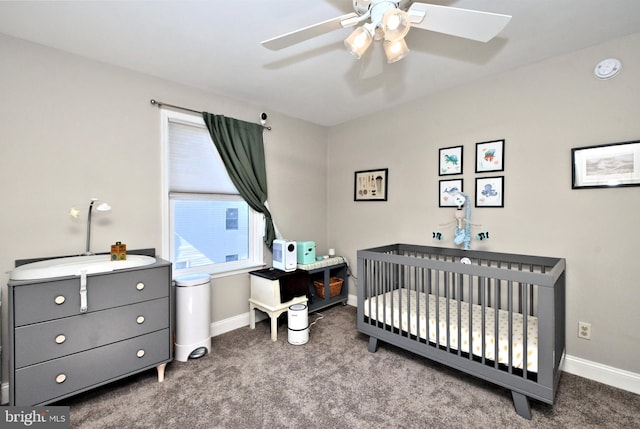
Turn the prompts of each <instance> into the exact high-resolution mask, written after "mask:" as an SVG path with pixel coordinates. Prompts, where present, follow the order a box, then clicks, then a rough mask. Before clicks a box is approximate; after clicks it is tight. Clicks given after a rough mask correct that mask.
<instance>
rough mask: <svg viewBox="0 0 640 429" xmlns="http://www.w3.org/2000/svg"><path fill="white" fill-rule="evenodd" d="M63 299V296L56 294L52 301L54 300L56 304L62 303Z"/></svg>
mask: <svg viewBox="0 0 640 429" xmlns="http://www.w3.org/2000/svg"><path fill="white" fill-rule="evenodd" d="M64 301H65V297H64V296H62V295H58V296H56V297H55V299H54V300H53V302H55V303H56V304H58V305H61V304H64Z"/></svg>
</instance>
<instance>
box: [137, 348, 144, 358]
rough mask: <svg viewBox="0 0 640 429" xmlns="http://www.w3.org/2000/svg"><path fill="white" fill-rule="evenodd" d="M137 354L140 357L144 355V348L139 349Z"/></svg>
mask: <svg viewBox="0 0 640 429" xmlns="http://www.w3.org/2000/svg"><path fill="white" fill-rule="evenodd" d="M136 356H138V357H139V358H141V357H142V356H144V350H142V349H140V350H138V353H136Z"/></svg>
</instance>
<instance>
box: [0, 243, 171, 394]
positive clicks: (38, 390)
mask: <svg viewBox="0 0 640 429" xmlns="http://www.w3.org/2000/svg"><path fill="white" fill-rule="evenodd" d="M140 252H142V253H143V254H147V256H153V255H155V251H154V249H145V250H143V251H140ZM130 253H132V254H133V253H136V251H131V252H130ZM106 258H107V259H108V258H109V254H106ZM22 262H24V261H16V266H18V265H20V264H21V263H22ZM114 263H116V264H117V263H120V261H118V262H114ZM171 288H172V286H171V263H170V262H167V261H163V260H161V259H157V258H156V259H155V262H154V263H151V264H149V265H144V266H140V267H132V268H122V269H117V270H115V271H108V272H98V273H93V274H91V273H86V272H84V273H82V274H81V275H80V274H77V275H64V276H60V277H49V278H39V279H31V280H10V281H9V283H8V296H9V300H8V301H9V310H8V313H9V329H8V331H9V341H8V348H9V404H10V405H19V406H36V405H44V404H48V403H51V402H56V401H59V400H61V399H64V398H66V397H69V396H72V395H75V394H77V393H80V392H83V391H86V390H89V389H92V388H94V387H98V386H101V385H103V384H107V383H109V382H111V381H114V380H117V379H120V378H124V377H127V376H129V375H133V374H136V373H138V372H141V371H145V370H147V369H150V368H154V367H155V368H156V369H157V371H158V381H162V380H163V379H164V368H165V366H166V364H167V363H168V362H170V361H171V360H172V359H173V349H172V339H173V325H174V323H173V292H172V289H171ZM82 290H84V294H82ZM79 292H80V293H79ZM83 305H86V307H83Z"/></svg>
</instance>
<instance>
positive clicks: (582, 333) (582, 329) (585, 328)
mask: <svg viewBox="0 0 640 429" xmlns="http://www.w3.org/2000/svg"><path fill="white" fill-rule="evenodd" d="M578 338H582V339H585V340H590V339H591V323H587V322H578Z"/></svg>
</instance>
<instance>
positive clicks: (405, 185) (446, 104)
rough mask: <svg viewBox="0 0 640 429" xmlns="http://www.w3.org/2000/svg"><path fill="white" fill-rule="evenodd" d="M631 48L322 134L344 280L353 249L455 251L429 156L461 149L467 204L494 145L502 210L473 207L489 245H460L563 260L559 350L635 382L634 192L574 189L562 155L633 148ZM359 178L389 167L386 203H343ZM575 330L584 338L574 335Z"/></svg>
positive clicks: (558, 62) (531, 70) (638, 53)
mask: <svg viewBox="0 0 640 429" xmlns="http://www.w3.org/2000/svg"><path fill="white" fill-rule="evenodd" d="M639 45H640V33H638V34H635V35H633V36H631V37H627V38H623V39H619V40H615V41H613V42H611V43H607V44H603V45H600V46H595V47H592V48H590V49H586V50H583V51H580V52H576V53H573V54H570V55H566V56H562V57H557V58H553V59H550V60H547V61H544V62H541V63H538V64H534V65H531V66H528V67H524V68H521V69H518V70H514V71H511V72H508V73H504V74H502V75H500V76H496V77H494V78H491V79H486V80H482V81H478V82H476V83H474V84H472V85H468V86H466V87H463V88H458V89H453V90H449V91H446V92H443V93H440V94H437V95H435V96H432V97H429V98H427V99H423V100H420V101H417V102H414V103H411V104H408V105H404V106H401V107H399V108H396V109H392V110H390V111H387V112H384V113H380V114H378V115H373V116H370V117H366V118H362V119H360V120H357V121H352V122H350V123H346V124H344V125H341V126H338V127H334V128H333V129H331V130H330V133H329V174H328V180H329V201H330V205H331V210H330V211H329V216H328V219H329V225H328V231H329V244H330V245H331V246H332V247H335V248H336V250H337V252H338V253H341V254H345V255H346V256H348V257H349V259H350V260H351V261H352V264H353V271H354V272H355V270H356V264H355V262H356V250H357V249H359V248H364V247H367V246H372V245H383V244H391V243H396V242H408V243H417V244H425V245H440V246H453V245H454V244H453V242H452V240H451V235H452V230H451V231H446V230H445V231H443V232H445V233H446V232H449V236H448V238H449V240H448V241H444V242H435V241H433V240H432V235H431V233H432V231H435V230H437V229H442V228H439V226H438V224H441V223H446V222H449V221H451V220H453V215H454V211H455V209H451V208H438V197H437V192H438V180H439V179H442V177H438V149H439V148H443V147H449V146H458V145H463V146H464V172H463V173H464V174H463V176H461V177H463V178H464V190H465V191H466V192H468V193H469V194H470V195H472V196H473V195H474V194H475V190H474V187H475V182H474V180H475V177H476V174H475V166H474V160H475V153H474V151H475V143H476V142H482V141H487V140H494V139H503V138H504V139H506V148H505V171H504V172H503V173H502V172H501V173H498V174H499V175H504V176H505V191H504V194H505V207H504V208H501V209H497V208H478V209H476V208H473V209H472V222H474V223H477V224H481V225H482V227H481V228H479V229H480V230H488V231H490V236H491V238H490V240H489V241H486V242H479V241H473V242H472V248H473V249H480V250H483V249H486V250H492V251H499V252H511V253H525V254H535V255H543V256H559V257H564V258H566V260H567V331H568V332H567V352H568V354H570V355H573V356H576V357H580V358H583V359H587V360H590V361H594V362H599V363H602V364H604V365H609V366H612V367H615V368H619V369H624V370H628V371H632V372H635V373H640V360H638V356H639V355H640V331H639V330H638V326H640V312H638V302H640V287H639V283H638V272H637V269H638V265H637V263H638V261H637V258H638V250H637V243H638V239H639V238H640V233H639V232H638V228H637V227H636V225H637V219H638V212H639V209H640V188H635V187H634V188H626V189H596V190H572V189H571V153H570V150H571V148H573V147H579V146H588V145H597V144H603V143H613V142H622V141H628V140H634V139H640V120H639V119H638V118H640V103H638V94H640V79H638V76H639V73H640V50H638V46H639ZM607 57H617V58H619V59H620V60H621V61H622V63H623V69H622V73H621V74H620V75H619V76H617V77H615V78H614V79H612V80H608V81H598V80H596V79H595V78H594V77H593V75H592V70H593V67H594V66H595V64H596V63H597V62H598V61H600V60H602V59H604V58H607ZM424 78H425V79H428V78H429V76H428V74H425V76H424ZM370 168H389V201H388V202H375V203H374V202H360V203H356V202H353V172H354V171H355V170H362V169H370ZM484 176H489V174H484ZM450 177H451V176H448V177H447V178H450ZM350 289H351V293H355V285H354V284H353V283H352V284H351V285H350ZM578 320H582V321H586V322H590V323H591V324H592V332H593V333H592V336H593V339H592V340H590V341H586V340H582V339H578V338H577V336H576V334H577V325H578Z"/></svg>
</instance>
